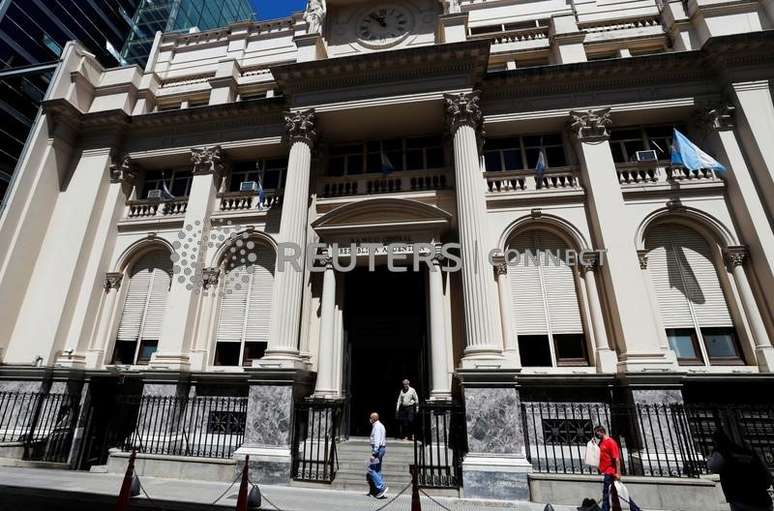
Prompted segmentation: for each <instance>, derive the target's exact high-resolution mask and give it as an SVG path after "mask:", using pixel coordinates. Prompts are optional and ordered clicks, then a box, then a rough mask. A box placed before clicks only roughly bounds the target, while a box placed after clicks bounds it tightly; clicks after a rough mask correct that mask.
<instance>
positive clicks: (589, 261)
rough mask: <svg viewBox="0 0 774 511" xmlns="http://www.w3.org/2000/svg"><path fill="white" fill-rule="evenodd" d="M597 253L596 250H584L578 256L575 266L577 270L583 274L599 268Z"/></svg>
mask: <svg viewBox="0 0 774 511" xmlns="http://www.w3.org/2000/svg"><path fill="white" fill-rule="evenodd" d="M599 261H600V257H599V253H598V252H584V253H583V254H581V255H580V257H578V261H577V263H576V266H577V268H578V271H579V272H581V273H582V274H585V273H587V272H590V271H596V270H597V268H599Z"/></svg>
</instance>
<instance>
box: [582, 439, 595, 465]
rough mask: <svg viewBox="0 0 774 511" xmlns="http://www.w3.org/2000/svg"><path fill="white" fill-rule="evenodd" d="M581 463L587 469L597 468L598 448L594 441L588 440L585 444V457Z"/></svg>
mask: <svg viewBox="0 0 774 511" xmlns="http://www.w3.org/2000/svg"><path fill="white" fill-rule="evenodd" d="M583 463H584V464H586V465H587V466H589V467H594V468H597V467H598V466H599V446H598V445H597V443H596V442H595V441H594V440H589V443H587V444H586V455H585V456H584V458H583Z"/></svg>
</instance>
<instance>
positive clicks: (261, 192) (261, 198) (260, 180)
mask: <svg viewBox="0 0 774 511" xmlns="http://www.w3.org/2000/svg"><path fill="white" fill-rule="evenodd" d="M265 200H266V192H265V191H264V190H263V176H258V205H259V206H262V205H263V203H264V201H265Z"/></svg>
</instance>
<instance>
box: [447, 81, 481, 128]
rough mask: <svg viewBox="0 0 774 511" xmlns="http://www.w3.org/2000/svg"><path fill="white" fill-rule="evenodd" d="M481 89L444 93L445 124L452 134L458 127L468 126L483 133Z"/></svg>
mask: <svg viewBox="0 0 774 511" xmlns="http://www.w3.org/2000/svg"><path fill="white" fill-rule="evenodd" d="M480 100H481V91H478V90H474V91H473V92H467V93H466V92H461V93H459V94H444V95H443V102H444V106H445V108H446V126H447V128H448V129H449V132H450V133H451V134H452V135H453V134H454V133H455V132H456V131H457V130H458V129H459V128H460V127H462V126H470V127H471V128H473V129H475V130H476V132H477V133H478V134H479V135H483V129H482V128H483V125H484V114H483V113H482V112H481V105H480V104H479V102H480Z"/></svg>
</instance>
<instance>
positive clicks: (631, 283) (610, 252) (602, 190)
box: [569, 108, 676, 372]
mask: <svg viewBox="0 0 774 511" xmlns="http://www.w3.org/2000/svg"><path fill="white" fill-rule="evenodd" d="M612 124H613V122H612V118H611V117H610V109H609V108H607V109H602V110H589V111H582V112H571V113H570V123H569V128H570V134H571V136H572V137H573V139H574V141H575V143H576V148H577V152H578V157H579V160H580V163H581V171H582V174H583V178H584V180H585V183H586V193H587V197H588V208H589V219H590V222H591V227H592V233H593V235H594V238H595V243H594V244H595V245H596V246H598V247H600V248H601V249H603V250H604V251H605V252H606V253H605V264H604V265H603V266H601V267H600V268H601V271H602V274H603V275H604V277H605V278H604V280H603V282H604V284H605V286H606V288H605V291H606V297H607V298H608V300H607V303H608V305H609V306H610V308H611V309H612V310H611V313H610V314H609V316H608V317H610V318H611V319H612V321H613V324H612V325H611V326H612V328H611V330H612V333H613V335H614V336H615V338H616V345H617V346H618V347H619V349H620V362H619V369H621V370H622V371H634V372H636V371H643V370H652V369H657V368H659V369H670V368H674V367H675V366H676V360H674V358H673V357H669V352H667V351H665V350H664V349H663V348H662V346H661V345H660V342H659V339H660V335H659V332H658V331H657V329H656V326H655V325H656V321H655V318H656V315H657V311H656V310H654V309H653V307H652V306H650V300H649V298H648V292H647V288H646V286H645V282H644V281H643V279H642V278H641V277H640V262H639V259H638V257H637V252H636V249H635V246H634V242H633V241H632V237H631V233H632V232H635V230H636V226H635V225H633V224H632V222H631V220H630V217H631V215H630V214H629V211H628V210H627V209H626V204H625V203H624V199H623V194H622V192H621V186H620V184H619V182H618V175H617V172H616V167H615V162H614V161H613V154H612V152H611V150H610V144H609V141H608V140H609V137H610V132H609V130H610V128H611V127H612ZM595 280H596V279H595Z"/></svg>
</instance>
